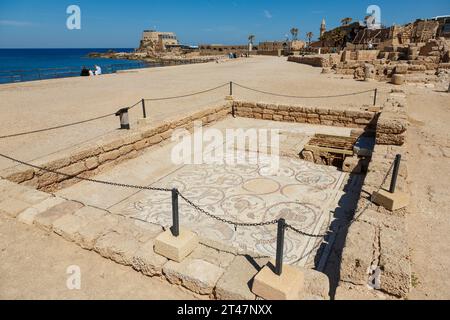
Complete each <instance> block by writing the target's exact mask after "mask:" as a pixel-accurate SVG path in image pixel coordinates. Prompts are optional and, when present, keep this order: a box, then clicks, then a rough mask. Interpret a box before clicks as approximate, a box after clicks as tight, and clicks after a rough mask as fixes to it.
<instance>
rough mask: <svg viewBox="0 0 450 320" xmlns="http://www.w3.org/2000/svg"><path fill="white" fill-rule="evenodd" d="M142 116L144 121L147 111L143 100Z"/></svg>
mask: <svg viewBox="0 0 450 320" xmlns="http://www.w3.org/2000/svg"><path fill="white" fill-rule="evenodd" d="M142 115H143V117H144V119H146V118H147V111H146V110H145V99H142Z"/></svg>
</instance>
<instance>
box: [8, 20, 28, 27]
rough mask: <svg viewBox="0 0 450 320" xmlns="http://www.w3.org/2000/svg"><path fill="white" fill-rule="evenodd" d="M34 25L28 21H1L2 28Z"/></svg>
mask: <svg viewBox="0 0 450 320" xmlns="http://www.w3.org/2000/svg"><path fill="white" fill-rule="evenodd" d="M31 25H32V23H31V22H28V21H16V20H0V26H7V27H29V26H31Z"/></svg>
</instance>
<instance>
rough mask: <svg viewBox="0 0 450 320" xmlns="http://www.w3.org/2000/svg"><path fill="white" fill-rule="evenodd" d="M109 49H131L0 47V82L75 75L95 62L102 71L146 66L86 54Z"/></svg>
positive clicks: (144, 64)
mask: <svg viewBox="0 0 450 320" xmlns="http://www.w3.org/2000/svg"><path fill="white" fill-rule="evenodd" d="M109 50H112V51H115V52H133V51H134V49H132V48H110V49H104V48H103V49H98V48H84V49H0V83H12V82H23V81H34V80H43V79H54V78H65V77H76V76H80V72H81V69H82V68H83V66H86V67H87V68H89V69H94V66H95V65H99V66H100V67H101V68H102V72H103V73H105V74H106V73H114V72H116V71H118V70H128V69H136V68H143V67H147V66H149V65H148V64H147V63H145V62H144V61H136V60H124V59H105V58H90V57H88V54H89V53H91V52H98V53H105V52H108V51H109Z"/></svg>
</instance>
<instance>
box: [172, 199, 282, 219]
mask: <svg viewBox="0 0 450 320" xmlns="http://www.w3.org/2000/svg"><path fill="white" fill-rule="evenodd" d="M178 195H179V196H180V198H181V199H183V200H184V201H185V202H186V203H187V204H189V205H190V206H191V207H193V208H194V209H196V210H197V211H199V212H201V213H203V214H205V215H207V216H208V217H210V218H213V219H215V220H218V221H221V222H223V223H226V224H231V225H233V226H235V227H263V226H269V225H273V224H277V223H278V219H276V220H271V221H266V222H258V223H249V222H236V221H231V220H227V219H224V218H222V217H219V216H216V215H214V214H212V213H210V212H208V211H206V210H205V209H203V208H201V207H200V206H198V205H196V204H195V203H193V202H192V201H191V200H189V199H188V198H186V197H185V196H184V195H183V194H181V193H180V192H178Z"/></svg>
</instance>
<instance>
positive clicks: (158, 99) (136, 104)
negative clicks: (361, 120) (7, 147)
mask: <svg viewBox="0 0 450 320" xmlns="http://www.w3.org/2000/svg"><path fill="white" fill-rule="evenodd" d="M228 85H229V83H225V84H223V85H220V86H217V87H214V88H211V89H207V90H204V91H199V92H194V93H190V94H186V95H180V96H173V97H165V98H152V99H143V100H145V101H162V100H172V99H180V98H185V97H191V96H195V95H199V94H204V93H207V92H211V91H214V90H218V89H220V88H224V87H225V86H228ZM141 103H142V100H139V101H138V102H136V103H135V104H134V105H132V106H131V107H128V108H127V109H128V110H131V109H133V108H135V107H136V106H138V105H139V104H141ZM111 116H116V113H115V112H114V113H108V114H105V115H102V116H99V117H95V118H91V119H87V120H81V121H77V122H72V123H67V124H63V125H59V126H55V127H49V128H44V129H37V130H32V131H26V132H20V133H14V134H8V135H4V136H0V139H6V138H13V137H19V136H25V135H29V134H35V133H40V132H46V131H52V130H56V129H62V128H67V127H71V126H75V125H79V124H83V123H88V122H92V121H96V120H100V119H104V118H107V117H111Z"/></svg>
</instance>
